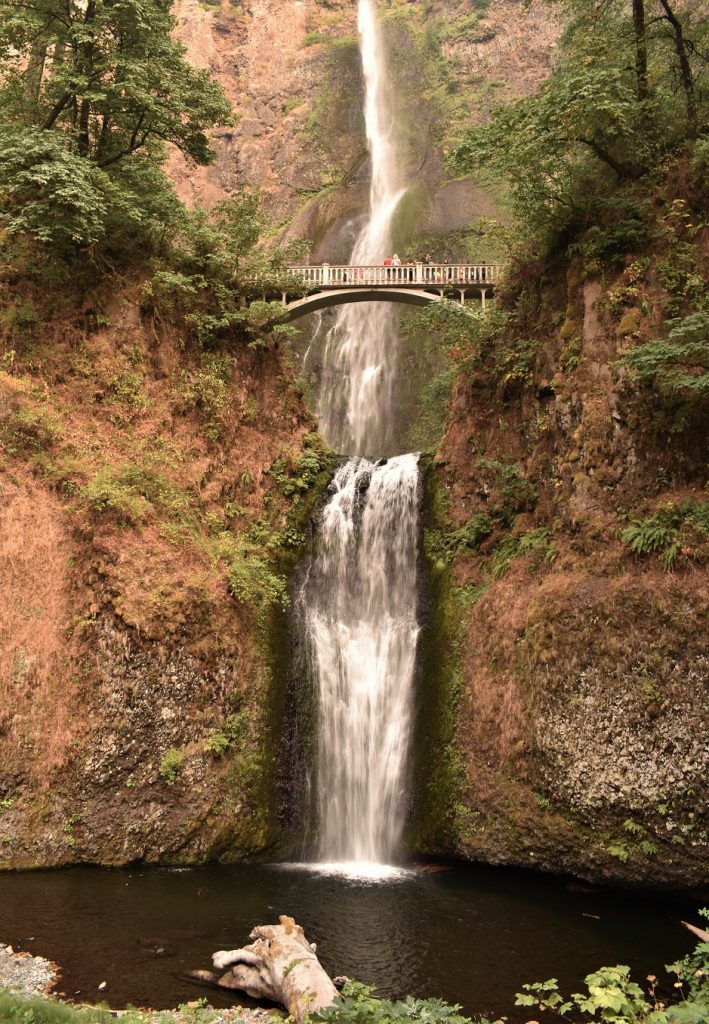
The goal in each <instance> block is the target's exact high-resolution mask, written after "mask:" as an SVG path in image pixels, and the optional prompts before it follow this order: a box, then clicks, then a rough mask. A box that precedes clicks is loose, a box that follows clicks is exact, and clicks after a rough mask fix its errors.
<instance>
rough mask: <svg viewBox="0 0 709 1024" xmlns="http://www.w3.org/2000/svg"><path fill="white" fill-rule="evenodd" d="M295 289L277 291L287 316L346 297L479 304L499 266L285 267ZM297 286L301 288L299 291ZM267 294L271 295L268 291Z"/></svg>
mask: <svg viewBox="0 0 709 1024" xmlns="http://www.w3.org/2000/svg"><path fill="white" fill-rule="evenodd" d="M286 273H287V274H288V276H289V277H290V278H291V279H292V280H293V283H294V285H297V286H298V291H299V292H301V294H297V293H294V294H291V293H289V292H288V291H281V292H280V298H281V301H282V303H283V306H284V307H285V309H287V310H288V321H291V320H297V319H298V318H299V317H301V316H305V315H306V314H307V313H315V312H317V311H318V310H319V309H325V308H326V307H328V306H339V305H342V304H344V303H348V302H404V303H408V304H409V305H414V306H426V305H428V304H429V303H430V302H440V301H443V300H446V299H451V298H453V300H454V301H459V302H460V303H461V304H462V305H465V303H466V301H467V300H469V299H475V300H479V301H480V302H481V303H482V307H483V309H484V308H485V301H486V298H487V296H490V295H492V294H493V292H494V289H495V280H496V277H497V276H498V275H499V267H497V266H495V265H493V264H487V263H478V264H458V263H434V264H428V263H412V264H408V265H406V266H401V267H394V266H384V265H382V266H366V267H364V266H330V264H328V263H323V264H322V265H320V266H312V267H288V270H287V271H286ZM303 287H304V288H305V289H306V290H307V291H306V294H305V296H303V295H302V289H303ZM267 297H268V298H273V297H274V296H273V295H268V296H267Z"/></svg>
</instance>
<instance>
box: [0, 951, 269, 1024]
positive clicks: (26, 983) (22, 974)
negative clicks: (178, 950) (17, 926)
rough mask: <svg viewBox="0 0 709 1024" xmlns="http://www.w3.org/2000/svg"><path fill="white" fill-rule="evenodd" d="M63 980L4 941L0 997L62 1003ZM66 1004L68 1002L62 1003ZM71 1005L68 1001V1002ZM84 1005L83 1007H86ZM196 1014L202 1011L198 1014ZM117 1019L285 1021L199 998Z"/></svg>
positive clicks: (41, 960)
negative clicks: (218, 1006)
mask: <svg viewBox="0 0 709 1024" xmlns="http://www.w3.org/2000/svg"><path fill="white" fill-rule="evenodd" d="M60 978H61V968H60V967H59V965H58V964H56V963H54V962H53V961H52V960H47V959H46V958H45V957H43V956H34V955H33V954H32V953H27V952H25V951H16V950H15V949H13V947H12V946H6V945H4V944H3V943H1V942H0V995H2V994H3V993H8V994H10V995H13V996H23V997H25V998H36V997H38V996H40V997H45V998H52V999H57V1000H61V996H62V993H60V992H57V991H56V989H57V985H58V984H59V981H60ZM61 1001H64V1000H61ZM67 1002H68V1001H67ZM83 1005H84V1004H82V1006H83ZM195 1011H199V1013H198V1014H196V1013H195ZM109 1012H110V1013H111V1015H112V1016H114V1017H123V1016H126V1015H128V1014H129V1015H130V1017H131V1020H133V1019H136V1020H137V1019H139V1020H140V1021H141V1024H162V1022H165V1021H169V1022H170V1024H172V1022H174V1024H195V1021H196V1020H197V1018H198V1019H199V1022H200V1024H207V1022H208V1024H237V1022H243V1024H270V1022H273V1024H275V1022H277V1021H280V1020H282V1019H283V1016H284V1015H283V1013H282V1012H280V1011H279V1010H277V1009H273V1010H270V1009H265V1008H263V1007H245V1006H234V1007H228V1008H227V1009H214V1008H213V1007H211V1006H209V1005H208V1004H205V1002H204V1001H203V1000H201V999H195V1000H194V1001H193V1002H189V1003H187V1004H185V1005H184V1006H181V1007H179V1008H177V1009H175V1010H150V1009H143V1010H139V1011H136V1010H111V1011H109Z"/></svg>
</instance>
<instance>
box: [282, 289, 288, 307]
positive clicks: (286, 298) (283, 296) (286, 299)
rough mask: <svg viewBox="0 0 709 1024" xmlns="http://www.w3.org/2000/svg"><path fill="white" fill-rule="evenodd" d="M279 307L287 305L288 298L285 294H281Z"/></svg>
mask: <svg viewBox="0 0 709 1024" xmlns="http://www.w3.org/2000/svg"><path fill="white" fill-rule="evenodd" d="M281 305H282V306H287V305H288V296H287V295H286V293H285V292H281Z"/></svg>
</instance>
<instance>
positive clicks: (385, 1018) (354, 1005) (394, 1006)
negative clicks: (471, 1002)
mask: <svg viewBox="0 0 709 1024" xmlns="http://www.w3.org/2000/svg"><path fill="white" fill-rule="evenodd" d="M459 1010H460V1006H457V1005H451V1004H450V1003H446V1002H444V1001H443V1000H442V999H414V998H413V996H407V997H406V998H405V999H397V1000H391V999H379V998H377V996H375V995H374V989H373V988H372V986H371V985H362V984H360V983H359V982H357V981H350V982H348V983H347V984H346V985H345V987H344V989H343V990H342V995H340V996H338V997H337V999H336V1000H335V1002H334V1003H333V1005H332V1006H325V1007H323V1009H322V1010H320V1011H319V1012H318V1013H310V1014H308V1020H309V1021H310V1022H311V1024H314V1022H318V1024H399V1022H401V1024H404V1022H406V1021H419V1022H421V1024H470V1018H469V1017H463V1016H461V1014H459V1013H458V1011H459ZM480 1024H489V1022H487V1021H483V1020H481V1021H480ZM495 1024H501V1022H500V1021H496V1022H495Z"/></svg>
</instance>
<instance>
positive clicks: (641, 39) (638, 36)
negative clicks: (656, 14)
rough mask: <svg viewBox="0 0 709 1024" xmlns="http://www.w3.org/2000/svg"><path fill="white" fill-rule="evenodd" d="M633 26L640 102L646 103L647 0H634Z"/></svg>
mask: <svg viewBox="0 0 709 1024" xmlns="http://www.w3.org/2000/svg"><path fill="white" fill-rule="evenodd" d="M633 28H634V30H635V74H636V77H637V80H638V102H639V103H645V101H646V100H647V98H648V84H647V36H646V34H645V0H633Z"/></svg>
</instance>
